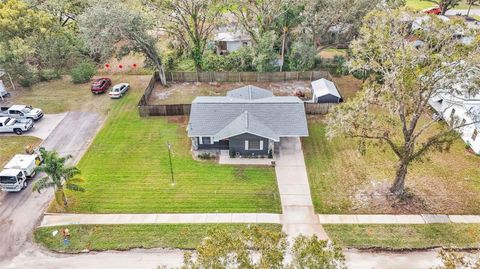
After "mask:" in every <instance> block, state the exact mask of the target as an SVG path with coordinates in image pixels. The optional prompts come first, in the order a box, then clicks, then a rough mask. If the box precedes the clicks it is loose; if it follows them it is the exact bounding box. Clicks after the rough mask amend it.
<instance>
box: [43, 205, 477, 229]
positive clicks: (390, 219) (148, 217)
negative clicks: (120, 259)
mask: <svg viewBox="0 0 480 269" xmlns="http://www.w3.org/2000/svg"><path fill="white" fill-rule="evenodd" d="M286 210H287V211H286V212H284V214H283V215H281V214H273V213H199V214H196V213H192V214H46V215H45V216H44V218H43V220H42V222H41V224H40V226H57V225H74V224H177V223H197V224H198V223H250V224H255V223H276V224H284V225H288V226H291V227H290V229H297V230H298V231H300V229H303V228H305V227H304V226H303V225H302V224H305V223H303V222H304V221H305V219H310V218H311V212H310V211H309V210H310V209H309V208H304V207H302V206H286ZM290 210H291V211H290ZM317 217H318V221H317V222H316V223H317V224H318V225H320V224H432V223H480V215H428V214H424V215H318V216H317ZM313 218H315V216H314V217H313Z"/></svg>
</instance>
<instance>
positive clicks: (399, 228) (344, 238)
mask: <svg viewBox="0 0 480 269" xmlns="http://www.w3.org/2000/svg"><path fill="white" fill-rule="evenodd" d="M323 228H325V230H326V232H327V233H328V235H329V236H330V238H331V239H332V240H333V241H334V242H336V243H337V244H339V245H340V246H342V247H351V248H388V249H397V250H398V249H422V248H433V247H453V248H480V224H416V225H399V224H365V225H336V224H335V225H334V224H328V225H323Z"/></svg>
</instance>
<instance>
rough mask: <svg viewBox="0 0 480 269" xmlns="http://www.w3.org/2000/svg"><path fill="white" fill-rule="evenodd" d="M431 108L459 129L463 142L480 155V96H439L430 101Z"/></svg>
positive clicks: (445, 94) (446, 94)
mask: <svg viewBox="0 0 480 269" xmlns="http://www.w3.org/2000/svg"><path fill="white" fill-rule="evenodd" d="M429 104H430V106H431V107H432V108H433V109H434V110H435V111H436V112H437V113H438V115H440V116H441V117H442V118H443V119H444V120H445V121H446V122H447V123H448V124H449V125H450V126H451V125H452V124H454V125H455V126H463V125H466V126H464V127H459V128H458V131H459V132H460V133H461V135H462V139H463V141H465V143H466V144H468V145H470V147H471V148H472V150H473V151H474V152H475V153H477V154H480V137H479V134H480V122H479V120H480V96H479V95H476V96H471V97H469V96H460V97H459V96H453V95H451V94H448V93H443V94H438V95H436V96H434V97H432V98H431V99H430V100H429Z"/></svg>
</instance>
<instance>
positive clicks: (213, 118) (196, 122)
mask: <svg viewBox="0 0 480 269" xmlns="http://www.w3.org/2000/svg"><path fill="white" fill-rule="evenodd" d="M256 88H258V87H255V88H248V87H243V88H240V89H236V90H233V91H231V92H229V93H228V94H227V96H210V97H205V96H199V97H197V98H195V100H194V101H193V102H192V108H191V112H190V122H189V125H188V136H189V137H196V136H212V137H214V141H218V140H221V139H225V138H228V137H232V136H235V135H238V134H242V133H251V134H255V135H259V136H262V137H266V138H270V139H272V140H275V141H278V140H279V138H280V137H288V136H308V127H307V120H306V117H305V108H304V104H303V102H302V101H301V100H300V99H299V98H297V97H294V96H273V94H271V92H270V91H268V90H264V89H261V88H258V89H256ZM267 92H269V93H270V94H266V93H267ZM267 95H268V96H267ZM233 96H239V97H245V96H255V98H251V99H249V98H247V99H242V98H234V97H233ZM261 96H265V97H264V98H261Z"/></svg>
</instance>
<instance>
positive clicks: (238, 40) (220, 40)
mask: <svg viewBox="0 0 480 269" xmlns="http://www.w3.org/2000/svg"><path fill="white" fill-rule="evenodd" d="M214 41H215V46H216V51H217V54H219V55H224V54H227V53H229V52H233V51H236V50H239V49H240V48H241V47H242V46H250V45H251V44H252V40H251V38H250V36H249V35H247V34H244V33H243V32H241V31H228V30H225V31H222V32H218V33H217V34H216V36H215V39H214Z"/></svg>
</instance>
